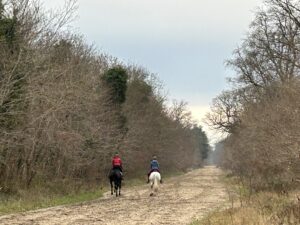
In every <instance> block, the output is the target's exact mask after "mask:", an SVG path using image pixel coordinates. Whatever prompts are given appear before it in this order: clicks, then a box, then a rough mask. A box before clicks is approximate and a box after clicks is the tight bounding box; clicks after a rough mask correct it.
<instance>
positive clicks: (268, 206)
mask: <svg viewBox="0 0 300 225" xmlns="http://www.w3.org/2000/svg"><path fill="white" fill-rule="evenodd" d="M264 3H265V4H264V6H262V7H261V8H260V9H258V10H257V12H256V16H255V19H254V20H253V22H252V23H251V25H250V28H249V31H248V34H247V36H246V37H245V39H244V40H243V42H242V43H241V45H240V46H239V47H238V48H237V49H236V50H235V51H234V53H233V57H232V59H230V60H228V61H227V64H228V65H229V66H231V67H232V68H233V69H234V70H235V71H236V76H233V77H231V78H229V79H228V80H229V83H230V84H231V87H232V88H231V89H230V90H227V91H224V92H223V93H221V94H220V95H219V96H218V97H216V98H215V99H214V100H213V103H212V108H211V113H209V114H208V115H207V120H206V121H207V123H208V124H209V125H210V126H211V127H213V128H215V129H217V130H219V131H222V132H223V133H224V134H227V135H226V136H227V137H226V138H225V139H224V140H223V141H221V142H220V143H218V144H217V145H216V151H215V152H214V153H213V156H214V158H215V162H216V164H217V165H218V166H220V167H221V168H223V169H224V170H227V171H229V172H230V173H231V174H232V175H233V176H234V177H235V178H236V179H237V180H238V186H240V187H242V189H244V190H246V192H247V196H246V200H247V199H248V200H247V201H245V197H244V196H239V198H238V200H237V202H243V204H241V205H240V206H235V207H231V208H228V209H226V210H225V211H221V212H216V213H214V214H212V215H211V216H210V217H209V218H207V219H205V220H204V221H203V222H201V223H200V224H275V225H276V224H299V223H300V214H299V212H300V210H299V207H300V194H299V193H300V192H299V190H300V138H299V137H300V133H299V131H300V113H299V112H300V64H299V62H300V1H299V0H272V1H269V0H266V1H264ZM221 221H223V222H221ZM196 224H197V223H196Z"/></svg>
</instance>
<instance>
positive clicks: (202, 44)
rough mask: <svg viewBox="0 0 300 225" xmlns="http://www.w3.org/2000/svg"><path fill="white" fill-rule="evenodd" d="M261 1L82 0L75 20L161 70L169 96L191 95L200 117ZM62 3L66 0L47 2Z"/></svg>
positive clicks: (131, 59) (105, 42)
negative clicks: (227, 60) (227, 61)
mask: <svg viewBox="0 0 300 225" xmlns="http://www.w3.org/2000/svg"><path fill="white" fill-rule="evenodd" d="M261 2H262V0H78V6H79V8H78V17H77V19H76V21H75V22H74V23H73V24H72V25H73V26H74V27H76V28H78V30H79V32H80V33H82V34H83V35H84V36H85V38H86V40H87V41H88V42H89V43H93V44H95V45H96V46H97V47H98V48H99V49H100V50H102V51H104V52H106V53H109V54H111V55H113V56H116V57H118V58H119V59H121V60H123V61H124V62H128V63H134V64H137V65H140V66H143V67H145V68H147V69H148V70H149V71H150V72H153V73H155V74H157V75H158V77H159V79H160V80H161V81H162V82H163V83H164V85H165V89H166V91H168V93H169V97H170V100H172V99H177V100H185V101H187V102H188V103H189V107H190V110H191V111H192V113H193V116H194V118H195V119H197V120H199V121H201V119H202V118H203V116H204V114H205V113H206V112H207V111H208V110H209V105H210V103H211V100H212V98H214V97H215V96H216V95H218V94H219V93H220V92H221V91H222V90H224V89H225V88H226V81H225V78H226V77H227V76H229V75H232V73H233V72H232V71H230V70H229V69H226V68H225V66H224V61H225V60H226V59H228V58H230V57H231V54H232V51H233V50H234V49H235V48H236V47H237V46H238V44H239V43H241V40H242V39H243V38H244V36H245V34H246V32H247V30H248V26H249V24H250V22H251V21H252V20H253V17H254V13H253V12H254V10H255V8H256V7H258V6H259V5H260V4H261ZM62 5H63V1H62V0H51V1H45V3H44V6H45V7H47V8H49V7H50V8H53V7H58V6H62ZM205 129H206V128H205ZM206 130H207V129H206ZM207 131H208V130H207ZM209 134H210V136H211V135H212V134H211V133H210V132H209ZM211 137H212V136H211Z"/></svg>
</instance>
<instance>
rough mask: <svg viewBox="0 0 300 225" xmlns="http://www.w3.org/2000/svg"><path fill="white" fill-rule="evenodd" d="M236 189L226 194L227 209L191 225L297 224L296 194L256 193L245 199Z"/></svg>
mask: <svg viewBox="0 0 300 225" xmlns="http://www.w3.org/2000/svg"><path fill="white" fill-rule="evenodd" d="M226 183H227V184H229V183H230V182H226ZM238 189H239V188H233V190H235V191H233V194H232V193H231V194H229V200H230V201H232V200H233V203H232V204H231V206H230V207H229V208H227V209H225V210H219V211H215V212H213V213H211V214H209V215H208V216H207V217H206V218H203V219H202V220H198V221H195V222H193V223H192V224H191V225H299V224H300V201H299V200H298V196H299V193H300V191H294V192H292V193H290V194H288V195H279V194H277V193H273V192H259V193H256V194H254V195H252V196H250V197H249V196H245V195H244V196H243V195H239V194H238V192H237V190H238ZM232 196H234V197H232Z"/></svg>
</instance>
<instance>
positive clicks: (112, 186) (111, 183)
mask: <svg viewBox="0 0 300 225" xmlns="http://www.w3.org/2000/svg"><path fill="white" fill-rule="evenodd" d="M113 189H114V185H113V181H112V179H110V190H111V195H113V194H114V193H113Z"/></svg>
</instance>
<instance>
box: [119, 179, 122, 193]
mask: <svg viewBox="0 0 300 225" xmlns="http://www.w3.org/2000/svg"><path fill="white" fill-rule="evenodd" d="M121 188H122V180H120V183H119V196H120V195H121Z"/></svg>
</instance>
